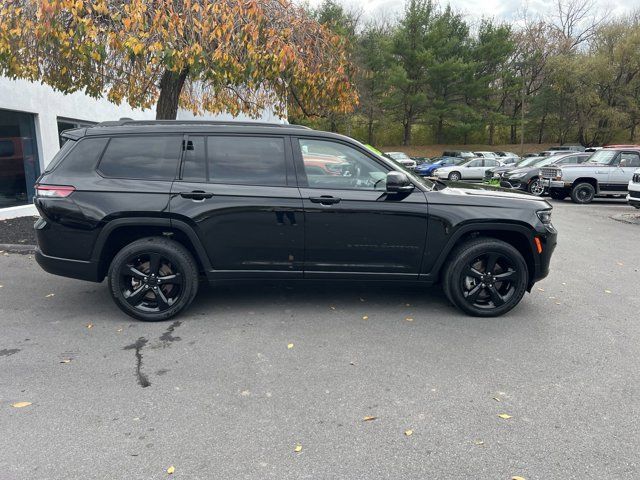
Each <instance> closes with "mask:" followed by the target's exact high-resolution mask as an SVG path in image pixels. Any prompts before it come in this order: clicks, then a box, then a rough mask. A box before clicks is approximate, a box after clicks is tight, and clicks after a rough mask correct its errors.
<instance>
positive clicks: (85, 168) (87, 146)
mask: <svg viewBox="0 0 640 480" xmlns="http://www.w3.org/2000/svg"><path fill="white" fill-rule="evenodd" d="M107 141H108V139H107V138H85V139H83V140H80V141H79V142H78V143H75V142H67V143H65V145H67V144H69V145H73V144H74V143H75V147H74V148H73V149H72V150H71V151H70V152H69V154H68V155H67V156H66V157H64V158H62V160H61V161H60V162H59V163H60V170H62V171H64V172H65V173H87V172H90V171H93V169H94V168H95V166H96V163H98V159H99V158H100V155H101V154H102V151H103V150H104V147H105V145H106V144H107ZM64 149H65V148H64V146H63V147H62V150H64ZM53 168H55V165H54V166H53Z"/></svg>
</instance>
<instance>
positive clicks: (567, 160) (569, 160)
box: [555, 155, 578, 165]
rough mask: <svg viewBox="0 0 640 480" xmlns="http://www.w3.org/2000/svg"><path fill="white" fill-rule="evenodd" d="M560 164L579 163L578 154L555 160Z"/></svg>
mask: <svg viewBox="0 0 640 480" xmlns="http://www.w3.org/2000/svg"><path fill="white" fill-rule="evenodd" d="M555 163H557V164H558V165H567V164H568V163H578V157H577V156H576V155H570V156H568V157H564V158H562V159H560V160H559V161H557V162H555Z"/></svg>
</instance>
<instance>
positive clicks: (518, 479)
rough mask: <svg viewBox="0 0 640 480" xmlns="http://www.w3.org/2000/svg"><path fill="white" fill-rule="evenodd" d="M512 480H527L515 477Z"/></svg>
mask: <svg viewBox="0 0 640 480" xmlns="http://www.w3.org/2000/svg"><path fill="white" fill-rule="evenodd" d="M511 480H526V479H525V478H524V477H518V476H515V477H511Z"/></svg>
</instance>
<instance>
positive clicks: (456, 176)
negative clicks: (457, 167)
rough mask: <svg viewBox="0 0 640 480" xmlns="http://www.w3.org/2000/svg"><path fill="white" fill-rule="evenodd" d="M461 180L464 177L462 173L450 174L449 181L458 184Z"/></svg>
mask: <svg viewBox="0 0 640 480" xmlns="http://www.w3.org/2000/svg"><path fill="white" fill-rule="evenodd" d="M461 178H462V175H460V172H451V173H450V174H449V180H451V181H452V182H458V181H460V179H461Z"/></svg>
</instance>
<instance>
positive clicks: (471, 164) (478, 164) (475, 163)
mask: <svg viewBox="0 0 640 480" xmlns="http://www.w3.org/2000/svg"><path fill="white" fill-rule="evenodd" d="M481 166H482V160H474V161H473V162H469V164H468V165H467V167H481Z"/></svg>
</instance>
